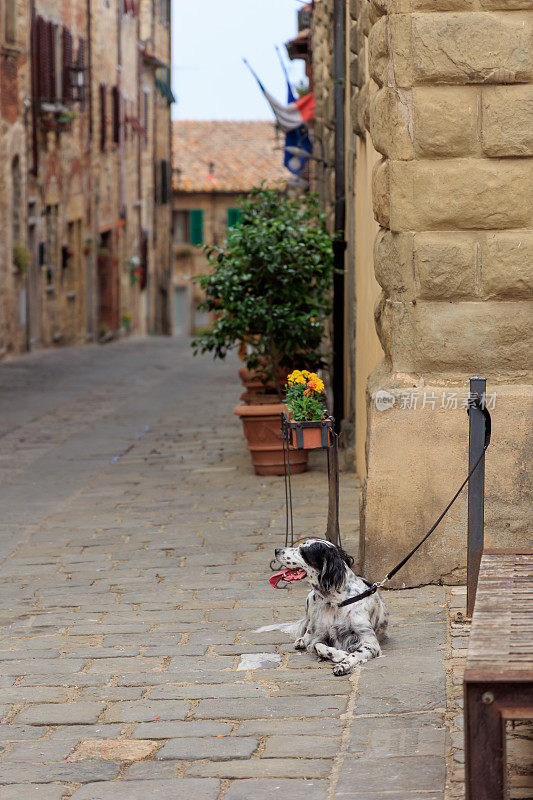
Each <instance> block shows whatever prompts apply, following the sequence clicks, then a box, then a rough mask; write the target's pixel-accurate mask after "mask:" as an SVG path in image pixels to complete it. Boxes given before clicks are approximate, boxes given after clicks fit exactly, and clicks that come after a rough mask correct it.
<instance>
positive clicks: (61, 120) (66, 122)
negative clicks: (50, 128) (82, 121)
mask: <svg viewBox="0 0 533 800" xmlns="http://www.w3.org/2000/svg"><path fill="white" fill-rule="evenodd" d="M74 119H76V114H73V113H72V112H71V111H62V112H61V113H60V114H58V115H57V117H56V129H57V130H58V131H69V130H70V129H71V128H72V120H74Z"/></svg>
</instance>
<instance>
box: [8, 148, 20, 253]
mask: <svg viewBox="0 0 533 800" xmlns="http://www.w3.org/2000/svg"><path fill="white" fill-rule="evenodd" d="M11 186H12V203H13V207H12V209H11V222H12V234H13V244H14V245H15V244H22V239H21V236H22V221H21V218H20V215H21V213H22V207H21V204H22V183H21V171H20V159H19V157H18V156H15V158H14V159H13V161H12V163H11Z"/></svg>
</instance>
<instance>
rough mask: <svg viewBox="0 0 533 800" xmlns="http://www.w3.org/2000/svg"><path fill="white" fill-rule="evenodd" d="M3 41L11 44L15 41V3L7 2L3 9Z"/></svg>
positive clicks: (12, 0) (12, 1)
mask: <svg viewBox="0 0 533 800" xmlns="http://www.w3.org/2000/svg"><path fill="white" fill-rule="evenodd" d="M5 41H6V44H13V43H14V42H16V41H17V2H16V0H7V2H6V9H5Z"/></svg>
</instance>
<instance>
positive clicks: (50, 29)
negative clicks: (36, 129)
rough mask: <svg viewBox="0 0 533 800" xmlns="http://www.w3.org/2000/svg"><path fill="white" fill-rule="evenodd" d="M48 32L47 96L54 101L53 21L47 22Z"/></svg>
mask: <svg viewBox="0 0 533 800" xmlns="http://www.w3.org/2000/svg"><path fill="white" fill-rule="evenodd" d="M46 25H47V33H48V36H47V38H48V71H49V72H48V97H47V100H48V102H49V103H55V102H56V99H57V98H56V28H57V25H54V23H53V22H47V23H46Z"/></svg>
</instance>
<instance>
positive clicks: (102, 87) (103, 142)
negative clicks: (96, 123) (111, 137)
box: [98, 83, 107, 150]
mask: <svg viewBox="0 0 533 800" xmlns="http://www.w3.org/2000/svg"><path fill="white" fill-rule="evenodd" d="M98 93H99V95H100V150H105V148H106V143H107V128H106V122H107V119H106V85H105V83H101V84H100V86H99V88H98Z"/></svg>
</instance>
